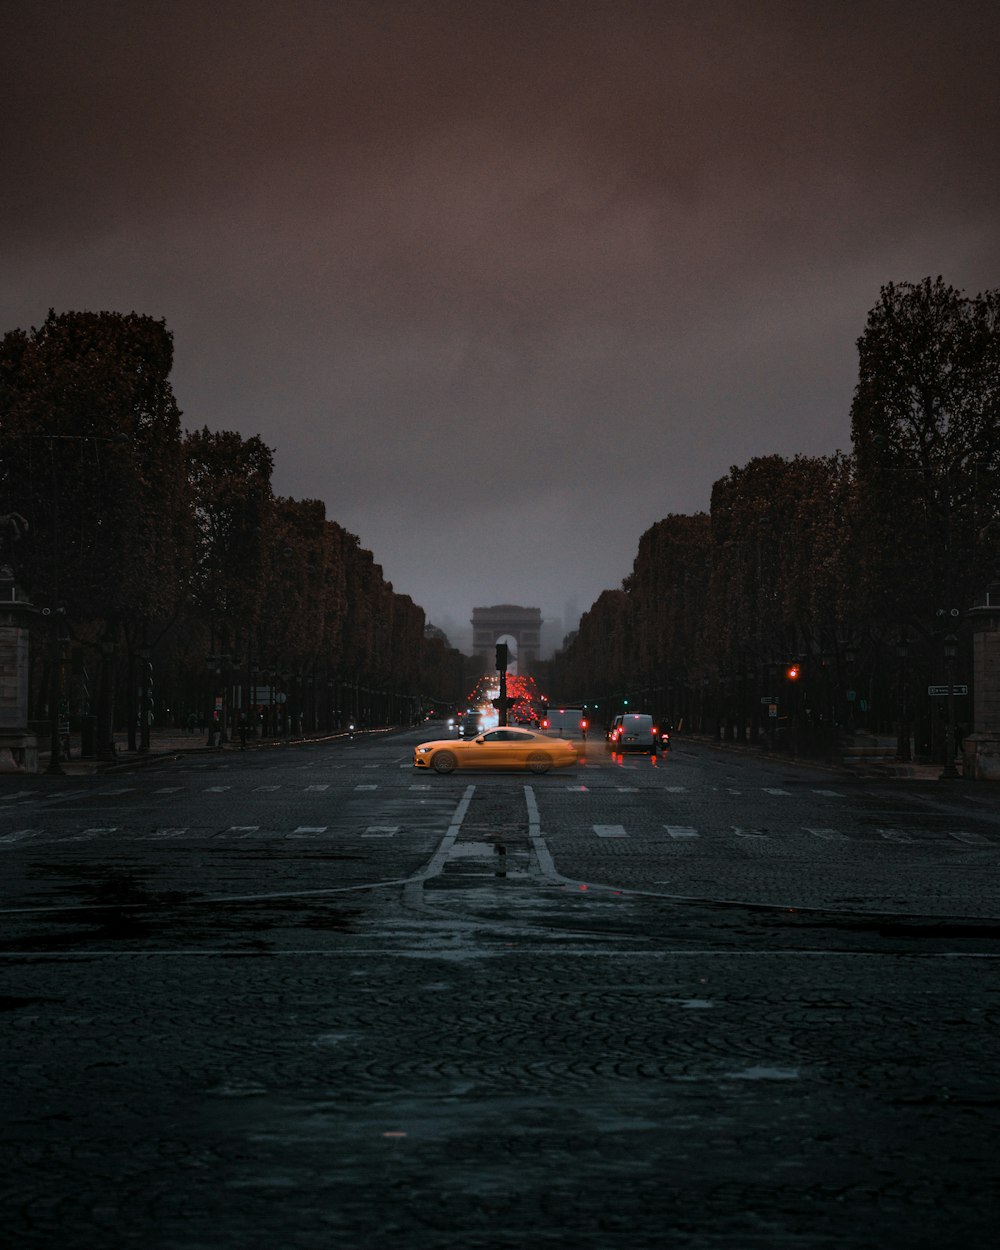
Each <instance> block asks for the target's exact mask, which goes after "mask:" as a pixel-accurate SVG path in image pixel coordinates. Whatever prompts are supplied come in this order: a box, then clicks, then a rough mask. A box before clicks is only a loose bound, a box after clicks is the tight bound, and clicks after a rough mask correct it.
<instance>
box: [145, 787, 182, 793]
mask: <svg viewBox="0 0 1000 1250" xmlns="http://www.w3.org/2000/svg"><path fill="white" fill-rule="evenodd" d="M183 789H184V787H183V786H161V787H160V788H159V790H154V791H153V793H154V794H178V793H179V792H180V791H181V790H183Z"/></svg>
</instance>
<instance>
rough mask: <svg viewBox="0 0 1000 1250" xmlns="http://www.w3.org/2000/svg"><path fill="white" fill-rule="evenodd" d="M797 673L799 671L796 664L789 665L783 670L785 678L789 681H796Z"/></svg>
mask: <svg viewBox="0 0 1000 1250" xmlns="http://www.w3.org/2000/svg"><path fill="white" fill-rule="evenodd" d="M799 672H800V669H799V666H798V665H797V664H789V666H788V668H786V669H785V676H786V677H787V678H788V680H789V681H798V679H799Z"/></svg>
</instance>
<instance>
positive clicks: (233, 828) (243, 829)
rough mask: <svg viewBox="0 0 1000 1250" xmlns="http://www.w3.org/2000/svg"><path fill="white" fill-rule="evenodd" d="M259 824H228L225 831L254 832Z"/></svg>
mask: <svg viewBox="0 0 1000 1250" xmlns="http://www.w3.org/2000/svg"><path fill="white" fill-rule="evenodd" d="M259 828H260V825H230V826H229V828H228V829H227V830H226V833H256V832H257V830H258V829H259Z"/></svg>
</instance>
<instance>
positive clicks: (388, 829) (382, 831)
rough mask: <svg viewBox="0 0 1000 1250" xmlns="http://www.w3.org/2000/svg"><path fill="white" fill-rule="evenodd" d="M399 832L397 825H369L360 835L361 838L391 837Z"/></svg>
mask: <svg viewBox="0 0 1000 1250" xmlns="http://www.w3.org/2000/svg"><path fill="white" fill-rule="evenodd" d="M398 832H399V825H369V826H368V828H367V829H366V830H365V831H364V833H363V834H362V835H361V836H362V837H363V838H391V837H392V835H393V834H394V833H398Z"/></svg>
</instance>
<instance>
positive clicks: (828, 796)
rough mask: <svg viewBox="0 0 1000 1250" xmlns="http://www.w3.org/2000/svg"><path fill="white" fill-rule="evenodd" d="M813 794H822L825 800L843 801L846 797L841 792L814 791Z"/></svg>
mask: <svg viewBox="0 0 1000 1250" xmlns="http://www.w3.org/2000/svg"><path fill="white" fill-rule="evenodd" d="M813 794H822V796H823V797H824V798H825V799H842V798H843V797H844V796H843V795H842V794H841V793H840V791H839V790H814V791H813Z"/></svg>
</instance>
